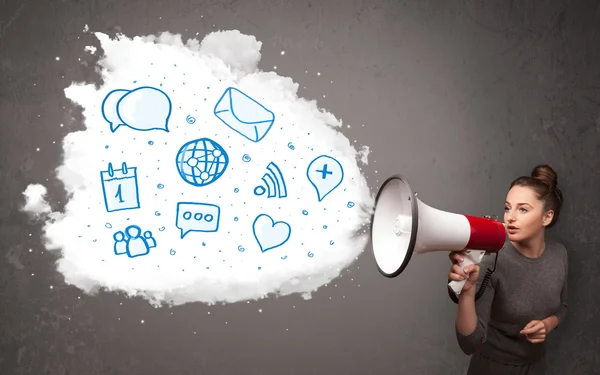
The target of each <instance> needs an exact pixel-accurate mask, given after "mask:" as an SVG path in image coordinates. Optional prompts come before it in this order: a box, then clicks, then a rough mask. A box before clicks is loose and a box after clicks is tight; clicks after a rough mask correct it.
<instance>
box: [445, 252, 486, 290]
mask: <svg viewBox="0 0 600 375" xmlns="http://www.w3.org/2000/svg"><path fill="white" fill-rule="evenodd" d="M485 253H486V252H485V251H483V250H467V251H465V252H464V260H463V261H462V262H460V263H458V265H459V266H461V267H462V268H464V267H466V266H468V265H471V264H479V263H481V260H482V259H483V256H484V255H485ZM466 282H467V280H461V281H450V282H449V283H448V286H449V287H450V289H452V291H453V292H454V294H456V295H459V294H460V292H461V291H462V288H463V287H464V286H465V283H466Z"/></svg>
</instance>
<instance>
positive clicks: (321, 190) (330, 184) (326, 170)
mask: <svg viewBox="0 0 600 375" xmlns="http://www.w3.org/2000/svg"><path fill="white" fill-rule="evenodd" d="M306 176H307V177H308V181H310V183H311V184H312V186H314V187H315V189H316V190H317V197H318V198H319V202H321V201H322V200H323V199H324V198H325V197H326V196H327V195H329V193H331V192H332V191H333V190H334V189H335V188H337V187H338V186H340V184H341V183H342V180H343V179H344V169H343V168H342V165H341V164H340V162H339V161H337V160H336V159H334V158H332V157H331V156H327V155H321V156H319V157H317V158H315V159H314V160H313V161H311V162H310V164H309V165H308V168H307V170H306Z"/></svg>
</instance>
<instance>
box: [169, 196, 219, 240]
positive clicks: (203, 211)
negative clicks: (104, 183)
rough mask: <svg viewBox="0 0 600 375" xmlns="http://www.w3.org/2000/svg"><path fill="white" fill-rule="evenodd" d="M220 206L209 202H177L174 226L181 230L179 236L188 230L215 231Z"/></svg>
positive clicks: (216, 229) (217, 227)
mask: <svg viewBox="0 0 600 375" xmlns="http://www.w3.org/2000/svg"><path fill="white" fill-rule="evenodd" d="M220 216H221V208H220V207H219V206H217V205H214V204H210V203H199V202H179V203H177V213H176V215H175V217H176V219H175V220H176V221H175V226H176V227H177V228H179V229H180V230H181V238H183V237H185V235H186V234H188V233H189V232H217V231H218V230H219V221H220Z"/></svg>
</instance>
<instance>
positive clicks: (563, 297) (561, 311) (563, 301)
mask: <svg viewBox="0 0 600 375" xmlns="http://www.w3.org/2000/svg"><path fill="white" fill-rule="evenodd" d="M564 265H565V281H564V283H563V287H562V291H561V293H560V307H559V308H558V311H556V312H555V313H554V315H555V316H556V317H557V318H558V327H560V326H561V324H562V323H563V321H564V319H565V318H566V317H567V306H568V303H567V278H568V275H569V260H568V256H567V251H566V249H565V250H564Z"/></svg>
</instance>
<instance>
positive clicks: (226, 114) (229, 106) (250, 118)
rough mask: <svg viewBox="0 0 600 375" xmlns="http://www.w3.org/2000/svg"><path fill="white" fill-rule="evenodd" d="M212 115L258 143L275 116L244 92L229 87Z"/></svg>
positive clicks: (269, 127)
mask: <svg viewBox="0 0 600 375" xmlns="http://www.w3.org/2000/svg"><path fill="white" fill-rule="evenodd" d="M213 113H214V115H215V116H217V118H218V119H219V120H221V121H222V122H223V123H224V124H225V125H227V126H228V127H230V128H231V129H232V130H234V131H235V132H237V133H238V134H240V135H241V136H243V137H244V138H246V139H248V140H250V141H252V142H260V141H261V140H262V139H263V138H264V137H265V136H266V135H267V133H268V132H269V130H270V129H271V127H272V126H273V123H274V122H275V114H274V113H273V112H271V111H270V110H268V109H267V108H265V107H264V106H263V105H262V104H260V103H259V102H257V101H256V100H254V99H252V98H251V97H249V96H248V95H246V94H245V93H244V92H242V91H240V90H238V89H236V88H234V87H229V88H227V89H226V90H225V92H224V93H223V95H222V96H221V98H220V99H219V100H218V101H217V104H215V108H214V110H213Z"/></svg>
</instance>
